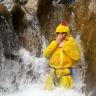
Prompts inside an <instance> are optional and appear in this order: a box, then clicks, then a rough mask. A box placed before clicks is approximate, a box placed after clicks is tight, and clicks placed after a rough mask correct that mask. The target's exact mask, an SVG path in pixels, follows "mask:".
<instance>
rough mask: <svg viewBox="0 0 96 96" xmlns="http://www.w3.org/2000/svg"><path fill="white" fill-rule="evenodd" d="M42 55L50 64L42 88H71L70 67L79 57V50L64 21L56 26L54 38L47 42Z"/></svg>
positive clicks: (73, 66)
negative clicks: (48, 72)
mask: <svg viewBox="0 0 96 96" xmlns="http://www.w3.org/2000/svg"><path fill="white" fill-rule="evenodd" d="M43 55H44V57H46V58H48V59H49V66H50V74H49V75H48V76H47V78H46V82H45V87H44V89H45V90H52V89H54V86H58V87H64V88H72V69H73V68H75V67H76V63H77V61H78V60H79V59H80V51H79V48H78V45H77V43H76V41H75V39H74V38H73V37H72V36H70V29H69V27H68V26H67V24H66V23H65V22H63V23H61V24H60V25H59V26H58V27H57V28H56V40H53V41H52V42H51V43H50V44H49V46H48V47H47V48H46V49H45V50H44V53H43Z"/></svg>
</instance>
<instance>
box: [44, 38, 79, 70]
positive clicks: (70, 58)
mask: <svg viewBox="0 0 96 96" xmlns="http://www.w3.org/2000/svg"><path fill="white" fill-rule="evenodd" d="M43 55H44V56H45V57H46V58H48V59H49V65H50V66H52V67H54V68H56V69H58V68H66V67H72V68H74V67H76V62H77V61H78V60H79V59H80V51H79V48H78V45H77V43H76V41H75V39H74V38H73V37H69V38H66V39H65V40H64V45H63V47H60V48H59V47H58V43H57V42H56V41H55V40H54V41H52V42H51V44H50V45H49V46H48V47H47V48H46V49H45V50H44V53H43Z"/></svg>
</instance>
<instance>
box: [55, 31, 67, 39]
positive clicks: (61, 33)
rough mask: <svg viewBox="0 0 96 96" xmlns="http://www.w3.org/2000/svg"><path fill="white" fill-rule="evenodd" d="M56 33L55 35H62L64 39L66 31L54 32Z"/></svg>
mask: <svg viewBox="0 0 96 96" xmlns="http://www.w3.org/2000/svg"><path fill="white" fill-rule="evenodd" d="M56 35H57V37H58V36H59V37H62V38H63V39H65V38H66V36H67V32H56Z"/></svg>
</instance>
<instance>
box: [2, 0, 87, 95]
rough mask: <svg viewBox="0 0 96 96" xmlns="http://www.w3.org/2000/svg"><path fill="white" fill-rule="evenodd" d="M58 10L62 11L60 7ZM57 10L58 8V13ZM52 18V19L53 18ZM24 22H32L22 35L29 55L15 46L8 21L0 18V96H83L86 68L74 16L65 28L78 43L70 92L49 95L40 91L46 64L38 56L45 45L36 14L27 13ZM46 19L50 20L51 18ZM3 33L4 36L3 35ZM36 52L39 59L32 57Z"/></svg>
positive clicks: (54, 92)
mask: <svg viewBox="0 0 96 96" xmlns="http://www.w3.org/2000/svg"><path fill="white" fill-rule="evenodd" d="M9 1H10V0H9ZM60 6H61V7H62V8H64V7H63V6H62V5H60ZM60 6H59V7H58V8H59V9H60V10H61V9H62V8H61V7H60ZM55 7H56V6H55ZM58 14H59V13H58ZM54 16H55V17H56V14H54ZM62 16H63V14H62ZM26 18H27V19H28V20H31V19H32V22H31V24H30V25H29V24H28V25H27V28H26V29H25V30H24V33H23V34H22V35H23V36H24V37H25V38H27V41H28V42H27V43H28V46H27V47H28V48H30V49H31V52H30V51H28V50H27V49H26V48H24V47H23V46H21V45H20V44H19V41H18V38H17V35H16V33H15V31H14V27H13V25H12V19H11V18H10V19H9V21H6V20H5V19H4V18H3V17H1V18H0V20H1V21H2V22H0V23H1V24H0V96H26V95H27V96H34V95H35V96H38V95H40V96H85V93H86V85H85V84H84V82H85V72H86V67H85V60H84V56H83V53H82V48H81V45H80V43H81V40H80V36H81V34H75V31H76V22H75V13H74V12H72V14H71V21H70V22H69V25H70V26H71V27H72V31H73V33H72V35H73V36H74V37H75V39H76V41H77V42H78V45H79V48H80V51H81V60H80V61H79V62H78V67H77V68H76V69H74V72H73V74H74V75H73V82H74V88H73V89H64V88H58V87H57V88H55V89H54V90H53V91H46V90H43V87H44V84H45V77H46V75H47V74H48V60H47V59H45V58H44V57H43V56H42V53H43V51H44V49H45V48H46V46H47V45H48V44H49V41H48V39H46V38H45V35H44V33H43V32H42V31H44V30H43V29H42V30H41V26H40V24H39V20H38V19H37V16H36V14H35V13H34V12H31V14H30V15H29V14H26ZM48 18H51V15H49V17H48ZM52 18H54V17H52ZM62 19H63V18H62V17H60V18H59V15H58V21H60V22H61V21H62ZM52 20H53V19H52ZM52 22H53V21H52ZM54 22H56V21H55V19H54ZM54 26H55V25H54ZM52 31H53V29H52ZM3 32H5V33H4V34H3ZM50 33H51V31H50ZM50 36H51V35H50ZM29 37H30V38H29ZM4 38H5V39H4ZM13 38H14V39H13ZM51 38H52V37H51ZM31 44H32V45H31ZM38 50H40V53H39V54H40V55H39V56H37V55H36V54H37V53H38Z"/></svg>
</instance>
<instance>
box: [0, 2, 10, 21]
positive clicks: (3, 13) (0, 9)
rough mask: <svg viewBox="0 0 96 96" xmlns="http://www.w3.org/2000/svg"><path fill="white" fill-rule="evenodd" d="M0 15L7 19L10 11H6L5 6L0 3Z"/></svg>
mask: <svg viewBox="0 0 96 96" xmlns="http://www.w3.org/2000/svg"><path fill="white" fill-rule="evenodd" d="M0 16H3V17H5V18H6V19H7V20H8V19H9V17H10V12H9V11H8V9H7V7H5V6H3V5H1V4H0Z"/></svg>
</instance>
